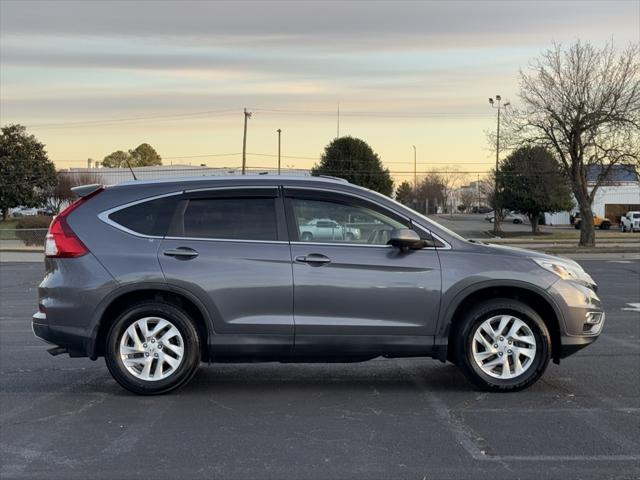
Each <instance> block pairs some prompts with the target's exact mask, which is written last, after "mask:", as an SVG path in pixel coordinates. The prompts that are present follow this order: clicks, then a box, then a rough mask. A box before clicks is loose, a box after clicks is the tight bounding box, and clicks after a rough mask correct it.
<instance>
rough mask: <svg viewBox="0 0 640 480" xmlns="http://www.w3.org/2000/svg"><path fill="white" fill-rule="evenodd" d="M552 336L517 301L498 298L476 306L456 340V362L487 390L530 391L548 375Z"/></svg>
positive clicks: (530, 310) (528, 308)
mask: <svg viewBox="0 0 640 480" xmlns="http://www.w3.org/2000/svg"><path fill="white" fill-rule="evenodd" d="M550 345H551V338H550V336H549V331H548V329H547V327H546V325H545V323H544V321H543V320H542V319H541V318H540V316H539V315H538V314H537V313H536V312H535V311H534V310H533V309H531V308H530V307H529V306H527V305H525V304H524V303H521V302H518V301H517V300H511V299H495V300H488V301H486V302H483V303H481V304H479V305H477V306H475V307H474V308H472V309H471V310H470V311H469V313H468V314H467V315H466V317H465V318H464V319H463V322H462V324H461V326H460V329H459V330H458V332H457V335H456V337H455V345H454V352H455V360H456V364H457V365H458V366H459V367H460V368H461V369H462V371H463V372H464V374H465V375H466V376H467V378H469V380H471V381H472V382H473V383H474V384H476V385H477V386H478V387H480V388H482V389H483V390H488V391H495V392H506V391H516V390H521V389H523V388H526V387H528V386H530V385H532V384H533V383H535V382H536V381H537V380H538V379H539V378H540V377H541V376H542V374H543V373H544V371H545V370H546V368H547V365H548V363H549V358H550V356H551V348H550Z"/></svg>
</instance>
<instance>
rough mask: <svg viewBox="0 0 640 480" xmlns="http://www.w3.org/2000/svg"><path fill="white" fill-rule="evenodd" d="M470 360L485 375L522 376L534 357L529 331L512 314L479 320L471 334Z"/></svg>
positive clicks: (532, 341)
mask: <svg viewBox="0 0 640 480" xmlns="http://www.w3.org/2000/svg"><path fill="white" fill-rule="evenodd" d="M472 353H473V360H474V361H475V363H476V365H477V366H478V367H479V368H480V369H481V370H482V371H483V372H484V373H485V374H487V375H489V376H491V377H494V378H500V379H511V378H515V377H518V376H520V375H522V374H523V373H525V372H526V371H527V370H528V369H529V368H530V367H531V365H532V364H533V361H534V359H535V356H536V338H535V336H534V334H533V331H532V330H531V328H530V327H529V326H528V325H527V324H526V323H525V322H524V321H522V320H521V319H519V318H517V317H515V316H513V315H496V316H493V317H491V318H488V319H486V320H485V321H483V322H482V323H481V324H480V325H479V326H478V327H477V329H476V331H475V333H474V334H473V340H472Z"/></svg>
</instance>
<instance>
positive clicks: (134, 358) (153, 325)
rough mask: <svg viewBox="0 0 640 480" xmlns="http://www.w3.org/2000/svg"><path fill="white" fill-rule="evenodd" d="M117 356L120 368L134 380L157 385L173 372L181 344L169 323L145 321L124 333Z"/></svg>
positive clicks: (177, 333) (162, 319)
mask: <svg viewBox="0 0 640 480" xmlns="http://www.w3.org/2000/svg"><path fill="white" fill-rule="evenodd" d="M119 353H120V359H121V360H122V363H123V365H124V366H125V368H126V369H127V371H128V372H129V373H131V374H132V375H133V376H134V377H136V378H139V379H140V380H146V381H158V380H163V379H165V378H167V377H169V376H171V375H172V374H174V373H175V372H176V371H177V369H178V367H179V366H180V364H181V363H182V360H183V357H184V340H183V339H182V335H181V333H180V331H179V330H178V329H177V328H176V327H175V325H173V323H171V322H170V321H168V320H166V319H164V318H160V317H145V318H141V319H139V320H136V321H135V322H133V323H132V324H131V325H129V327H128V328H127V329H126V330H125V331H124V333H123V335H122V338H121V339H120V347H119Z"/></svg>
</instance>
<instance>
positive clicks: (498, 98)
mask: <svg viewBox="0 0 640 480" xmlns="http://www.w3.org/2000/svg"><path fill="white" fill-rule="evenodd" d="M501 102H502V97H501V96H500V95H496V99H495V101H494V100H493V98H489V104H490V105H491V106H492V107H493V108H496V109H497V110H498V125H497V128H496V171H495V178H494V187H493V197H494V199H493V203H494V208H493V232H494V233H498V232H499V231H500V224H499V222H498V208H499V205H498V168H499V166H500V164H499V162H500V110H501V108H506V107H508V106H509V105H511V104H510V103H509V102H507V103H505V104H504V105H501Z"/></svg>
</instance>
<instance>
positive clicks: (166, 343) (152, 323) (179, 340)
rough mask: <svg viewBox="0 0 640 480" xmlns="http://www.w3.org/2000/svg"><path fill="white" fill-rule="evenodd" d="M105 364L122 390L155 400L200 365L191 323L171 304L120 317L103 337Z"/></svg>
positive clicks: (149, 305)
mask: <svg viewBox="0 0 640 480" xmlns="http://www.w3.org/2000/svg"><path fill="white" fill-rule="evenodd" d="M105 361H106V363H107V367H108V368H109V371H110V372H111V375H112V376H113V378H114V379H115V380H116V381H117V382H118V383H119V384H120V385H121V386H123V387H124V388H126V389H127V390H129V391H131V392H133V393H137V394H141V395H157V394H160V393H166V392H169V391H171V390H174V389H176V388H178V387H181V386H182V385H184V384H185V383H187V382H188V381H189V380H190V379H191V377H193V375H194V374H195V372H196V370H197V368H198V365H199V364H200V340H199V336H198V331H197V330H196V327H195V326H194V323H193V321H192V320H191V318H190V317H189V315H187V314H186V313H185V312H184V311H182V310H181V309H179V308H177V307H176V306H174V305H170V304H166V303H161V302H143V303H139V304H136V305H134V306H132V307H131V308H130V309H128V310H126V311H125V312H123V313H122V314H121V315H120V316H119V317H118V318H117V319H116V321H115V322H114V323H113V325H112V326H111V329H110V330H109V335H108V337H107V344H106V348H105Z"/></svg>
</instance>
